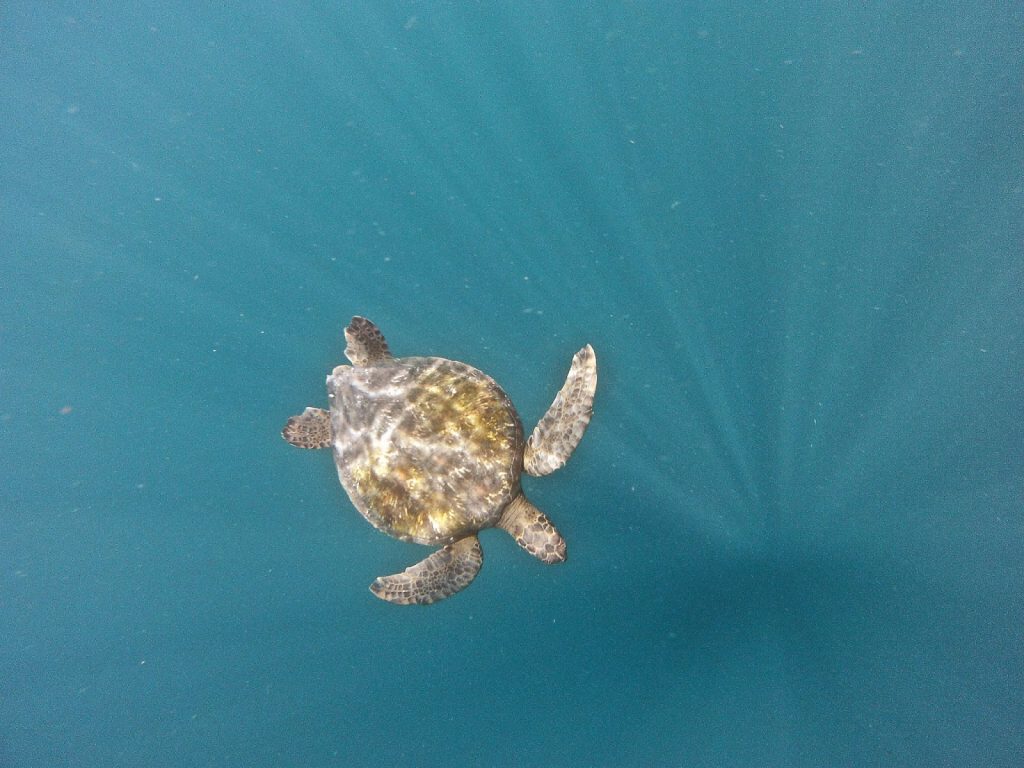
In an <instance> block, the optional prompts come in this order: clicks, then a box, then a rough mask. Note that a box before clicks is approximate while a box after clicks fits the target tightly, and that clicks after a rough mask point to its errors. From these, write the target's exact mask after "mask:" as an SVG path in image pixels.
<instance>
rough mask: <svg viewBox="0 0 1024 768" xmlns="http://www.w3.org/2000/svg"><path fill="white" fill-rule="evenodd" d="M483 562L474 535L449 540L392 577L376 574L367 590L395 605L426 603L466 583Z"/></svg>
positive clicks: (438, 598) (452, 591) (441, 597)
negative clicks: (432, 552)
mask: <svg viewBox="0 0 1024 768" xmlns="http://www.w3.org/2000/svg"><path fill="white" fill-rule="evenodd" d="M483 561H484V556H483V552H482V551H481V550H480V541H479V540H478V539H477V537H476V536H467V537H466V538H464V539H459V540H458V541H455V542H452V543H451V544H449V545H448V546H446V547H444V548H442V549H439V550H437V552H435V553H434V554H432V555H431V556H430V557H428V558H426V559H425V560H421V561H420V562H418V563H416V565H412V566H409V567H408V568H406V569H405V570H404V571H402V572H401V573H396V574H394V575H392V576H378V577H377V579H376V580H375V581H374V582H373V584H371V585H370V591H371V592H373V594H375V595H376V596H377V597H379V598H380V599H381V600H387V601H388V602H389V603H397V604H399V605H428V604H430V603H436V602H437V601H438V600H443V599H444V598H446V597H450V596H451V595H454V594H455V593H456V592H458V591H459V590H460V589H464V588H465V587H467V586H469V583H470V582H471V581H473V579H475V578H476V575H477V573H479V572H480V566H481V564H482V563H483Z"/></svg>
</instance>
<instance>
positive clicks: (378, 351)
mask: <svg viewBox="0 0 1024 768" xmlns="http://www.w3.org/2000/svg"><path fill="white" fill-rule="evenodd" d="M345 341H346V342H347V344H348V346H346V347H345V357H347V358H348V359H349V360H351V361H352V365H356V366H359V367H360V368H363V367H365V366H367V365H373V364H374V363H379V362H381V361H383V360H387V359H388V358H390V357H391V352H390V350H388V343H387V342H386V341H384V334H383V333H381V332H380V328H378V327H377V326H376V325H374V324H373V323H371V322H370V321H369V320H367V319H366V318H365V317H359V316H358V315H357V316H356V317H353V318H352V322H351V323H349V324H348V328H346V329H345Z"/></svg>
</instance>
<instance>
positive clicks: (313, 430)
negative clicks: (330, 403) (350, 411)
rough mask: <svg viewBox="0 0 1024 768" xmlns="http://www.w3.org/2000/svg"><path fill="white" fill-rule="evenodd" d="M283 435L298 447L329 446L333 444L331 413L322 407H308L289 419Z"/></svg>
mask: <svg viewBox="0 0 1024 768" xmlns="http://www.w3.org/2000/svg"><path fill="white" fill-rule="evenodd" d="M281 437H283V438H284V439H285V440H287V441H288V442H289V443H291V444H292V445H294V446H295V447H296V448H327V447H328V446H330V444H331V414H329V413H328V412H327V411H325V410H323V409H322V408H306V410H304V411H303V412H302V413H300V414H299V415H298V416H292V417H291V418H290V419H288V423H287V424H285V425H284V429H282V430H281Z"/></svg>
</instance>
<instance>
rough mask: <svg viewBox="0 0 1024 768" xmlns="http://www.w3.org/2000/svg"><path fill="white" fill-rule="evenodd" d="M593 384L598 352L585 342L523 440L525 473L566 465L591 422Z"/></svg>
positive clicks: (535, 473)
mask: <svg viewBox="0 0 1024 768" xmlns="http://www.w3.org/2000/svg"><path fill="white" fill-rule="evenodd" d="M596 388H597V355H595V354H594V348H593V347H591V346H590V345H589V344H587V346H585V347H584V348H583V349H581V350H580V351H579V352H577V353H576V354H575V355H574V356H573V358H572V366H571V367H570V368H569V375H568V376H566V377H565V384H563V385H562V388H561V389H560V390H559V392H558V394H557V395H556V396H555V400H554V402H553V403H551V407H550V408H548V412H547V413H545V414H544V417H543V418H542V419H541V420H540V421H539V422H537V426H536V427H535V428H534V430H533V434H532V435H530V439H529V440H527V442H526V450H525V452H524V454H523V469H524V470H526V473H527V474H529V475H533V476H534V477H540V476H542V475H548V474H551V473H552V472H554V471H555V470H556V469H558V468H559V467H562V466H564V465H565V462H566V461H568V460H569V457H570V456H571V455H572V452H573V451H574V450H576V446H577V445H579V443H580V439H581V438H582V437H583V433H584V432H585V431H586V429H587V425H588V424H589V423H590V416H591V414H592V413H593V412H594V411H593V405H594V390H595V389H596Z"/></svg>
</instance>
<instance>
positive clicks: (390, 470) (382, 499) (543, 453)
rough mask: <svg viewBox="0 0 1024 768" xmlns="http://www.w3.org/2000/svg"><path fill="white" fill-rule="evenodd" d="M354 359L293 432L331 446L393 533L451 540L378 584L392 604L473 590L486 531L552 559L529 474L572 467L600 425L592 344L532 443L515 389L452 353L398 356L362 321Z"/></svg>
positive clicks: (293, 439) (556, 547) (362, 499)
mask: <svg viewBox="0 0 1024 768" xmlns="http://www.w3.org/2000/svg"><path fill="white" fill-rule="evenodd" d="M345 340H346V342H347V346H346V348H345V356H346V357H348V359H349V360H350V361H351V362H352V365H339V366H338V367H336V368H335V369H334V371H333V372H332V373H331V375H330V376H328V377H327V398H328V400H329V401H330V411H325V410H322V409H320V408H306V409H305V410H304V411H303V412H302V413H301V414H300V415H298V416H293V417H292V418H290V419H289V420H288V423H287V424H286V425H285V427H284V430H283V431H282V433H281V434H282V435H283V436H284V439H285V440H287V441H288V442H289V443H291V444H292V445H295V446H298V447H299V448H327V447H328V446H330V447H331V448H332V449H333V452H334V463H335V465H336V466H337V469H338V477H339V479H340V480H341V484H342V485H343V486H344V488H345V490H346V491H347V492H348V495H349V498H350V499H351V500H352V503H353V504H354V505H355V507H356V509H358V510H359V512H360V513H362V515H363V517H365V518H366V519H367V520H368V521H369V522H370V523H372V524H373V525H374V526H375V527H376V528H378V529H380V530H381V531H383V532H384V533H387V534H389V535H391V536H394V537H395V538H397V539H402V540H403V541H414V542H416V543H417V544H426V545H430V546H435V547H436V546H440V547H441V548H440V549H438V550H437V551H436V552H434V553H433V554H431V555H430V556H429V557H427V558H426V559H424V560H423V561H422V562H419V563H417V564H416V565H413V566H411V567H409V568H406V569H405V571H403V572H402V573H396V574H394V575H392V576H381V577H379V578H378V579H376V580H375V581H374V582H373V584H372V585H371V586H370V590H371V591H372V592H373V594H375V595H376V596H377V597H379V598H381V599H383V600H388V601H390V602H392V603H400V604H411V603H419V604H426V603H433V602H436V601H437V600H441V599H443V598H445V597H448V596H449V595H452V594H454V593H455V592H458V591H459V590H460V589H462V588H464V587H465V586H467V585H468V584H469V583H470V582H471V581H472V580H473V579H474V578H475V577H476V574H477V572H478V571H479V570H480V565H481V563H482V562H483V555H482V553H481V551H480V542H479V541H478V540H477V536H476V534H477V532H478V531H480V530H481V529H483V528H492V527H498V528H501V529H503V530H505V531H508V532H509V533H510V534H511V535H512V536H513V537H514V538H515V540H516V542H517V543H518V544H519V546H521V547H522V548H523V549H525V550H526V551H527V552H529V553H530V554H531V555H533V556H534V557H536V558H538V559H539V560H541V561H542V562H545V563H561V562H563V561H564V560H565V542H564V541H563V540H562V537H561V535H559V533H558V531H557V530H556V529H555V526H554V525H552V524H551V521H550V520H548V518H547V516H546V515H545V514H544V513H543V512H541V511H540V510H539V509H537V508H536V507H535V506H533V504H531V503H530V502H529V501H527V499H526V497H525V496H524V495H523V491H522V488H521V487H520V485H519V476H520V473H521V472H523V471H525V472H526V473H527V474H529V475H536V476H540V475H546V474H549V473H551V472H554V471H555V470H556V469H558V468H559V467H561V466H562V465H564V464H565V462H566V460H568V458H569V456H570V455H571V454H572V452H573V450H574V449H575V448H576V446H577V445H578V444H579V441H580V438H581V437H583V432H584V430H585V429H586V428H587V424H588V423H589V422H590V415H591V413H592V410H591V406H592V404H593V401H594V389H595V387H596V386H597V359H596V357H595V355H594V350H593V348H592V347H591V346H590V345H589V344H588V345H587V346H585V347H583V349H581V350H580V351H579V352H577V353H576V355H575V356H574V357H573V360H572V366H571V367H570V369H569V375H568V377H567V378H566V380H565V384H564V385H563V386H562V389H561V390H560V391H559V393H558V395H557V396H556V397H555V400H554V402H553V403H552V404H551V407H550V408H548V411H547V413H545V414H544V417H543V418H542V419H541V420H540V422H539V423H538V424H537V426H536V428H535V429H534V430H533V434H532V435H530V438H529V439H528V440H525V441H524V440H523V427H522V424H521V423H520V421H519V415H518V414H517V413H516V409H515V408H514V407H513V405H512V401H511V400H510V399H509V397H508V395H506V394H505V392H504V391H503V390H502V389H501V387H499V386H498V385H497V384H496V383H495V382H494V380H493V379H491V377H490V376H487V375H486V374H485V373H483V372H482V371H478V370H477V369H476V368H473V367H472V366H469V365H466V364H465V363H460V362H456V361H454V360H446V359H444V358H441V357H392V355H391V353H390V351H389V350H388V345H387V342H386V341H384V336H383V335H382V334H381V332H380V331H379V330H378V328H377V326H375V325H374V324H373V323H371V322H370V321H369V320H367V319H365V318H362V317H353V318H352V322H351V323H350V324H349V326H348V328H346V329H345Z"/></svg>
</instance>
